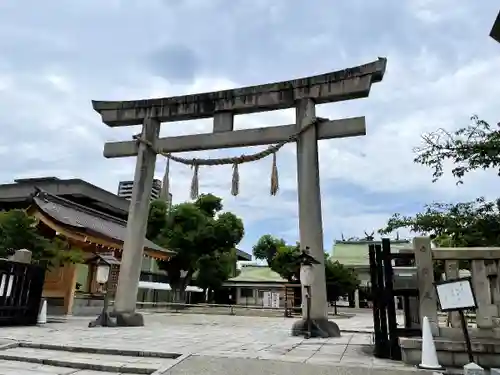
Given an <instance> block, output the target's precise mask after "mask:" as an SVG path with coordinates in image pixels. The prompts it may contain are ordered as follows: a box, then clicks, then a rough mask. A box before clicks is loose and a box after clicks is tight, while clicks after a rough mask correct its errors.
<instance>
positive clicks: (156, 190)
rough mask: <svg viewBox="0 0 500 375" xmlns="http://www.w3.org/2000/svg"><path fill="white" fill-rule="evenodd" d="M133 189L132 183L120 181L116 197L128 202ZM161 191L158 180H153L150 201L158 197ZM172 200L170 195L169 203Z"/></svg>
mask: <svg viewBox="0 0 500 375" xmlns="http://www.w3.org/2000/svg"><path fill="white" fill-rule="evenodd" d="M133 187H134V181H120V182H119V184H118V196H119V197H122V198H125V199H128V200H130V199H131V198H132V188H133ZM160 191H161V181H160V180H158V179H156V178H155V179H154V180H153V187H152V188H151V197H150V200H155V199H158V198H159V197H160ZM171 200H172V195H170V201H171Z"/></svg>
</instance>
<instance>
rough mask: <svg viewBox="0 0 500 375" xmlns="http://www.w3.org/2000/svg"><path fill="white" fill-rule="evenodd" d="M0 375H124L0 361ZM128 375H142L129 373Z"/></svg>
mask: <svg viewBox="0 0 500 375" xmlns="http://www.w3.org/2000/svg"><path fill="white" fill-rule="evenodd" d="M0 375H124V374H121V373H118V372H105V371H92V370H75V369H73V368H67V367H57V366H47V365H40V364H36V363H25V362H17V361H3V360H0ZM127 375H140V374H132V373H129V374H127Z"/></svg>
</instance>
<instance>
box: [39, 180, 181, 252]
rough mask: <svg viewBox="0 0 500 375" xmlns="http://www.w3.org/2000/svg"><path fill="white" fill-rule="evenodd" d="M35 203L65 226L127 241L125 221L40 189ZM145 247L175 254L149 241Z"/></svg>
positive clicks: (145, 242) (145, 241)
mask: <svg viewBox="0 0 500 375" xmlns="http://www.w3.org/2000/svg"><path fill="white" fill-rule="evenodd" d="M33 202H34V203H35V204H36V206H37V207H38V208H39V209H40V210H41V211H42V212H43V213H44V214H46V215H48V216H50V217H51V218H52V219H54V220H55V221H57V222H59V223H61V224H63V225H66V226H70V227H73V228H77V229H78V230H80V231H84V232H89V233H91V232H93V233H96V234H97V235H101V236H103V237H107V238H111V239H114V240H116V241H118V242H121V243H123V241H124V240H125V233H126V227H127V222H126V221H124V220H121V219H118V218H116V217H113V216H111V215H107V214H105V213H102V212H99V211H97V210H93V209H90V208H87V207H84V206H81V205H79V204H76V203H73V202H71V201H69V200H67V199H64V198H61V197H57V196H55V195H52V194H49V193H47V192H44V191H42V190H40V189H37V193H36V194H35V195H34V196H33ZM144 247H145V248H146V249H150V250H156V251H160V252H163V253H166V254H173V253H174V252H173V251H170V250H166V249H164V248H162V247H160V246H158V245H156V244H155V243H153V242H151V241H149V240H148V239H144Z"/></svg>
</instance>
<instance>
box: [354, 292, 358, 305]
mask: <svg viewBox="0 0 500 375" xmlns="http://www.w3.org/2000/svg"><path fill="white" fill-rule="evenodd" d="M354 307H355V308H357V309H359V289H356V290H355V291H354Z"/></svg>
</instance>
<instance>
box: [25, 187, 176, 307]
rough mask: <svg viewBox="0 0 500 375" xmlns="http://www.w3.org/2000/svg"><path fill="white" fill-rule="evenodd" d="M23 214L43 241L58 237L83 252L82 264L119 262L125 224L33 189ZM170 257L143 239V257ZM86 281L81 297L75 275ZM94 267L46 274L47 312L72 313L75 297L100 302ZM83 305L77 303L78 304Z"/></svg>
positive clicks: (113, 271) (115, 275) (114, 278)
mask: <svg viewBox="0 0 500 375" xmlns="http://www.w3.org/2000/svg"><path fill="white" fill-rule="evenodd" d="M27 213H28V214H29V215H30V216H34V217H35V218H37V220H38V226H39V229H40V230H41V232H42V233H44V234H46V235H47V237H53V236H58V237H60V238H62V239H64V240H65V241H67V242H68V244H70V246H71V247H74V248H75V249H79V250H81V251H82V252H83V257H84V260H85V261H88V260H90V259H92V258H95V256H96V255H112V256H114V257H115V258H116V259H117V260H120V259H121V255H122V254H121V253H122V250H123V242H124V239H125V233H126V226H127V222H126V221H125V220H122V219H120V218H117V217H114V216H111V215H109V214H106V213H103V212H101V211H98V210H95V209H91V208H88V207H85V206H82V205H79V204H77V203H74V202H72V201H69V200H67V199H64V198H61V197H58V196H55V195H52V194H50V193H47V192H45V191H43V190H41V189H36V190H35V193H34V194H33V196H32V199H31V204H30V206H29V207H28V208H27ZM173 254H174V252H173V251H169V250H166V249H163V248H161V247H160V246H158V245H156V244H154V243H153V242H151V241H149V240H148V239H144V256H145V257H151V258H154V259H158V260H167V259H169V258H170V257H171V256H172V255H173ZM79 272H80V273H81V272H85V273H87V275H80V276H83V278H84V279H85V280H86V284H87V285H83V289H84V291H85V293H75V292H76V291H77V279H81V277H80V278H78V273H79ZM95 272H96V267H95V265H94V266H92V265H89V266H88V267H85V268H84V269H82V268H80V267H78V265H74V264H67V265H64V266H62V267H59V268H56V269H52V270H50V271H49V272H47V274H46V277H45V284H44V290H43V297H45V298H47V300H48V305H49V310H50V308H51V307H52V308H53V309H52V310H53V311H54V310H57V313H56V314H61V315H66V314H72V313H73V307H74V303H75V294H78V296H77V298H78V299H83V300H85V303H84V304H86V305H88V306H90V305H91V304H92V300H96V301H102V293H101V291H100V290H99V287H98V284H97V283H96V282H95ZM118 272H119V265H117V266H112V267H111V273H110V281H109V290H110V291H111V292H114V290H115V289H116V284H117V281H118ZM82 302H83V301H80V304H82Z"/></svg>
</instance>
